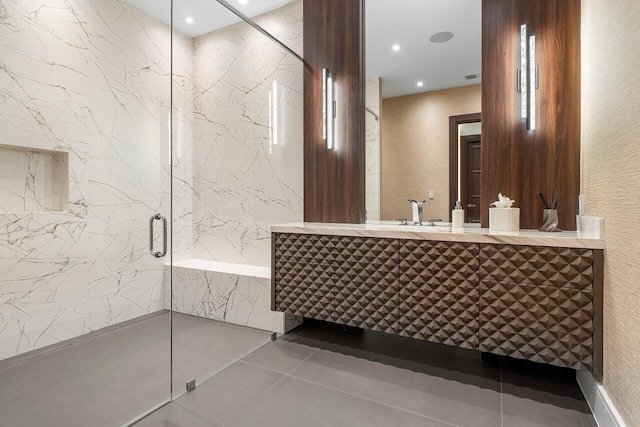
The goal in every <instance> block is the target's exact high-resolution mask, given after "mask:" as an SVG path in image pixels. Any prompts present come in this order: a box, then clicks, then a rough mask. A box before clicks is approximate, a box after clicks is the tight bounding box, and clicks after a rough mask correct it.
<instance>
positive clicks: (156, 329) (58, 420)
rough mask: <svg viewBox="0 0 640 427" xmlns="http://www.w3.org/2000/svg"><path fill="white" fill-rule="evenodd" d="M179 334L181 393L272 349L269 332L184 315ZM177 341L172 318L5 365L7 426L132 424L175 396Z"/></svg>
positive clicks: (1, 394)
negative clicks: (192, 381)
mask: <svg viewBox="0 0 640 427" xmlns="http://www.w3.org/2000/svg"><path fill="white" fill-rule="evenodd" d="M173 328H174V354H173V363H174V377H173V380H174V390H175V391H176V393H175V394H179V393H181V392H182V391H183V390H184V388H185V384H186V382H187V381H188V380H190V379H196V380H200V379H204V378H207V377H208V376H210V375H212V374H214V373H216V372H219V371H222V372H226V371H224V368H226V367H228V366H231V365H233V364H234V363H237V362H238V361H239V359H242V358H243V357H244V356H246V355H247V354H249V353H251V352H252V351H254V350H256V349H257V348H259V347H261V346H263V345H265V344H266V343H269V342H271V333H269V332H265V331H259V330H256V329H251V328H244V327H241V326H235V325H230V324H225V323H220V322H215V321H212V320H206V319H201V318H197V317H192V316H186V315H180V314H174V325H173ZM169 337H170V329H169V314H168V313H165V314H161V315H158V316H155V317H152V318H148V319H144V320H141V321H139V322H136V323H134V324H131V325H128V326H125V327H122V328H119V329H116V330H113V331H109V332H105V333H103V334H100V335H98V336H94V337H91V338H89V339H86V340H83V341H81V342H77V343H75V344H73V345H69V346H66V347H64V348H63V349H59V350H56V351H52V352H49V353H46V354H38V355H36V356H34V357H30V358H29V359H28V360H22V361H20V363H17V364H12V365H10V366H4V367H3V368H2V369H0V426H3V427H4V426H8V427H31V426H34V427H35V426H37V427H42V426H54V427H55V426H64V427H73V426H83V427H85V426H92V427H94V426H98V427H100V426H108V427H111V426H120V425H122V424H124V423H126V422H128V421H130V420H132V419H133V418H135V417H137V416H138V415H140V414H141V413H143V412H145V411H147V410H149V409H151V408H152V407H154V406H156V405H157V404H159V403H161V402H162V401H164V400H166V399H168V398H169V397H170V374H169V372H170V371H169V363H170V362H169V357H170V346H169V342H170V340H169ZM214 381H215V380H214ZM183 419H185V418H183ZM187 425H197V424H187Z"/></svg>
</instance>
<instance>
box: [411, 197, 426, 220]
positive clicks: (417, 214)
mask: <svg viewBox="0 0 640 427" xmlns="http://www.w3.org/2000/svg"><path fill="white" fill-rule="evenodd" d="M425 202H426V200H423V201H421V202H418V201H417V200H413V199H409V203H411V206H412V208H413V225H422V205H424V203H425Z"/></svg>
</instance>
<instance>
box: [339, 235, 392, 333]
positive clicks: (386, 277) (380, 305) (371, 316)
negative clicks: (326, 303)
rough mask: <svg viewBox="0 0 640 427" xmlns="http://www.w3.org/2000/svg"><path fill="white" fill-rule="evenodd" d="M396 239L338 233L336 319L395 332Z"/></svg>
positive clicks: (354, 324)
mask: <svg viewBox="0 0 640 427" xmlns="http://www.w3.org/2000/svg"><path fill="white" fill-rule="evenodd" d="M397 282H398V241H397V240H390V239H375V238H359V237H337V238H336V241H335V294H336V322H337V323H340V324H344V325H349V326H355V327H359V328H364V329H370V330H373V331H381V332H387V333H394V332H395V330H394V329H393V325H394V323H395V321H396V316H397V310H396V309H397V306H398V289H397Z"/></svg>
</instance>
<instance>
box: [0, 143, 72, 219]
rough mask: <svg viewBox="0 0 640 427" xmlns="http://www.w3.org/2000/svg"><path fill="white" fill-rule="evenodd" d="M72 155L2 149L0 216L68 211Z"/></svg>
mask: <svg viewBox="0 0 640 427" xmlns="http://www.w3.org/2000/svg"><path fill="white" fill-rule="evenodd" d="M68 182H69V155H68V153H66V152H63V151H57V152H47V151H37V150H25V149H19V148H13V147H4V146H0V200H1V201H2V203H0V212H3V213H7V212H59V211H65V210H67V207H68V203H69V198H68V189H67V187H68Z"/></svg>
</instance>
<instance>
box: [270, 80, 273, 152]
mask: <svg viewBox="0 0 640 427" xmlns="http://www.w3.org/2000/svg"><path fill="white" fill-rule="evenodd" d="M269 154H273V91H272V90H270V91H269Z"/></svg>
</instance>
